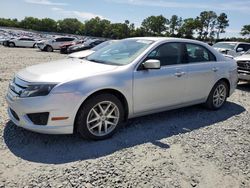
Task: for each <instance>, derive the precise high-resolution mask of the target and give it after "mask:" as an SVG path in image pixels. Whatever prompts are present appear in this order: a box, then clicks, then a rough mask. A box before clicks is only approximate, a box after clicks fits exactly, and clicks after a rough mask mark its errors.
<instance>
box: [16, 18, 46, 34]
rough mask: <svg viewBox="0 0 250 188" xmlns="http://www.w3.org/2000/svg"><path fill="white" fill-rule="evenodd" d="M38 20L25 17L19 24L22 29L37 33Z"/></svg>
mask: <svg viewBox="0 0 250 188" xmlns="http://www.w3.org/2000/svg"><path fill="white" fill-rule="evenodd" d="M40 25H41V24H40V20H39V19H38V18H34V17H25V18H24V19H23V20H22V21H21V22H20V27H21V28H24V29H32V30H37V31H39V26H40Z"/></svg>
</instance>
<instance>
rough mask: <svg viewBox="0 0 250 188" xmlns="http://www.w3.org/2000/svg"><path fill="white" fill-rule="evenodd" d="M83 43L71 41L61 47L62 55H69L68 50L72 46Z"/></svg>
mask: <svg viewBox="0 0 250 188" xmlns="http://www.w3.org/2000/svg"><path fill="white" fill-rule="evenodd" d="M81 43H83V41H81V40H79V41H71V42H65V43H63V44H62V45H61V46H60V53H61V54H67V53H68V48H69V47H70V46H73V45H76V44H81Z"/></svg>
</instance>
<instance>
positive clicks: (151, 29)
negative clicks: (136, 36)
mask: <svg viewBox="0 0 250 188" xmlns="http://www.w3.org/2000/svg"><path fill="white" fill-rule="evenodd" d="M167 22H168V20H167V19H166V18H165V17H164V16H162V15H160V16H150V17H148V18H146V19H144V20H143V22H142V24H141V25H142V28H143V29H144V31H146V35H153V36H161V35H163V32H164V31H166V29H167V26H166V25H167Z"/></svg>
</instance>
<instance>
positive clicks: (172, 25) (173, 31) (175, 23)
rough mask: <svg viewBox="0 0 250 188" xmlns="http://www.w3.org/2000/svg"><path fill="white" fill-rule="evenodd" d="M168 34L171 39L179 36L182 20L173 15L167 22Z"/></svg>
mask: <svg viewBox="0 0 250 188" xmlns="http://www.w3.org/2000/svg"><path fill="white" fill-rule="evenodd" d="M168 24H169V34H170V36H171V37H175V36H179V35H180V29H181V27H182V24H183V21H182V18H181V17H180V18H179V17H178V16H177V15H173V16H172V17H171V18H170V20H169V23H168Z"/></svg>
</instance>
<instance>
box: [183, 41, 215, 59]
mask: <svg viewBox="0 0 250 188" xmlns="http://www.w3.org/2000/svg"><path fill="white" fill-rule="evenodd" d="M186 49H187V56H188V62H189V63H196V62H208V61H216V58H215V56H214V55H213V54H212V53H211V52H210V51H208V50H207V49H206V48H204V47H202V46H199V45H196V44H186Z"/></svg>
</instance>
